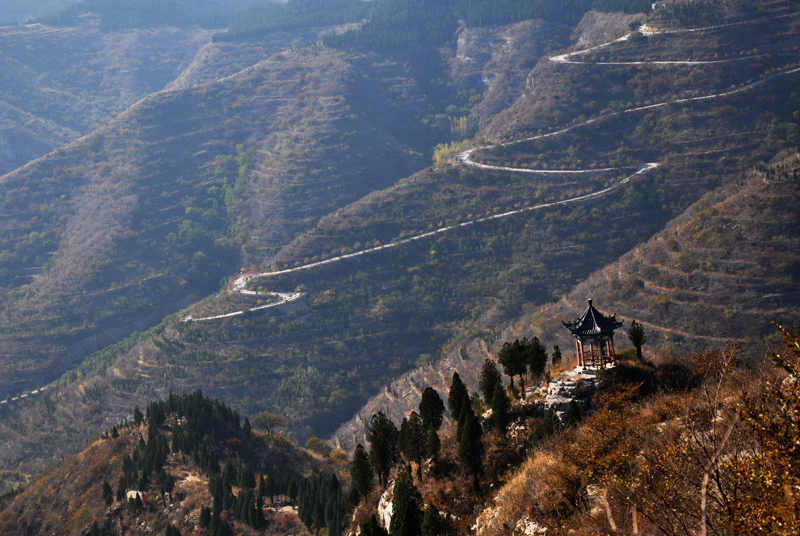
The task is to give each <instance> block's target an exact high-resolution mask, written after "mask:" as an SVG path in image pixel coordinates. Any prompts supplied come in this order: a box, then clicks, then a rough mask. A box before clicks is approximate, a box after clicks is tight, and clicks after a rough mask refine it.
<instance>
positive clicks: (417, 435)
mask: <svg viewBox="0 0 800 536" xmlns="http://www.w3.org/2000/svg"><path fill="white" fill-rule="evenodd" d="M403 421H404V422H405V424H406V431H405V434H403V436H402V442H401V443H400V447H401V449H402V451H403V455H404V456H405V457H406V459H407V460H409V461H413V462H416V464H417V478H421V477H422V468H421V462H422V458H424V457H425V447H426V444H427V442H428V432H427V430H425V425H424V424H423V423H422V419H421V418H420V416H419V415H418V414H417V412H416V411H412V412H411V416H410V417H409V419H408V421H406V420H405V419H403Z"/></svg>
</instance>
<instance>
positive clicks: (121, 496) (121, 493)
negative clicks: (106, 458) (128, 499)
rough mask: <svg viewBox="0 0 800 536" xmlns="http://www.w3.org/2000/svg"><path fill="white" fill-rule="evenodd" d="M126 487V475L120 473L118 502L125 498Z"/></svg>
mask: <svg viewBox="0 0 800 536" xmlns="http://www.w3.org/2000/svg"><path fill="white" fill-rule="evenodd" d="M125 488H126V486H125V477H124V476H122V475H120V477H119V483H118V484H117V502H120V501H124V500H125V496H126V493H125V491H126V490H125Z"/></svg>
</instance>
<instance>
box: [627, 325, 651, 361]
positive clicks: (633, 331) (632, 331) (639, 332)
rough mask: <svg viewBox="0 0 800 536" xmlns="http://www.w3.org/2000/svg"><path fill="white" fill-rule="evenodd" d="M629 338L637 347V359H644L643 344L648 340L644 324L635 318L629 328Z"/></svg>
mask: <svg viewBox="0 0 800 536" xmlns="http://www.w3.org/2000/svg"><path fill="white" fill-rule="evenodd" d="M628 338H629V339H630V340H631V344H633V346H634V347H636V359H642V345H644V343H646V342H647V335H645V333H644V326H642V325H641V324H639V323H638V322H636V320H633V321H632V322H631V327H630V328H628Z"/></svg>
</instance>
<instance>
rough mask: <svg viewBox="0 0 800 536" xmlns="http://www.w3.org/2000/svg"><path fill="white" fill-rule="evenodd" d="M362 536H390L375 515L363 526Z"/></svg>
mask: <svg viewBox="0 0 800 536" xmlns="http://www.w3.org/2000/svg"><path fill="white" fill-rule="evenodd" d="M361 536H389V533H388V532H386V529H384V528H383V527H381V525H380V523H378V518H377V517H375V514H372V516H371V517H370V518H369V519H368V520H367V521H366V522H364V523H362V524H361Z"/></svg>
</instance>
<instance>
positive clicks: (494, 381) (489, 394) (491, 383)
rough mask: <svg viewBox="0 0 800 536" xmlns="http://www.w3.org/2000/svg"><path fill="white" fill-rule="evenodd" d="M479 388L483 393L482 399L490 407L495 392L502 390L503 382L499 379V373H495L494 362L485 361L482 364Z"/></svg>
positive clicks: (495, 366)
mask: <svg viewBox="0 0 800 536" xmlns="http://www.w3.org/2000/svg"><path fill="white" fill-rule="evenodd" d="M478 385H479V388H480V390H481V391H482V392H483V399H484V400H485V401H486V404H487V405H489V406H491V404H492V399H493V398H494V393H495V391H496V390H500V391H502V390H503V380H502V378H501V377H500V372H498V371H497V365H495V364H494V361H492V360H491V359H487V360H485V361H484V362H483V369H481V378H480V382H479V384H478Z"/></svg>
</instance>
